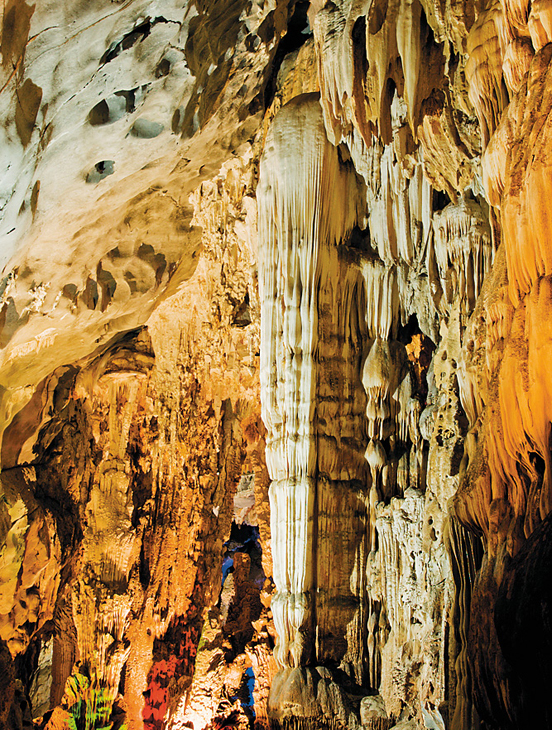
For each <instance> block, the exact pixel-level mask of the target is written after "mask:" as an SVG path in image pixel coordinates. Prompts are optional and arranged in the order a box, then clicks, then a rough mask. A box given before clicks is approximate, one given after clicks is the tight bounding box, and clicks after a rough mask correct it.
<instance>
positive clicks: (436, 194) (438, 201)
mask: <svg viewBox="0 0 552 730" xmlns="http://www.w3.org/2000/svg"><path fill="white" fill-rule="evenodd" d="M450 202H451V199H450V196H449V195H448V193H447V192H446V191H445V190H433V199H432V208H433V211H434V212H435V211H437V210H444V209H445V208H446V207H447V205H449V203H450Z"/></svg>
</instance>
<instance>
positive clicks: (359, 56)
mask: <svg viewBox="0 0 552 730" xmlns="http://www.w3.org/2000/svg"><path fill="white" fill-rule="evenodd" d="M422 14H423V10H422V6H421V4H420V2H418V1H417V0H409V1H408V2H399V0H392V1H391V2H373V3H372V4H371V7H366V6H363V5H362V4H358V3H342V4H334V3H328V4H326V6H325V7H324V8H323V9H321V10H319V12H318V13H317V14H316V16H315V18H314V23H313V32H314V38H315V43H316V46H317V52H318V59H319V77H320V86H321V96H322V105H323V109H324V119H325V121H326V127H327V130H328V135H329V137H330V139H332V141H334V142H335V143H336V144H337V143H339V142H340V141H341V140H342V139H344V138H345V137H346V136H347V135H348V134H350V133H351V132H352V130H353V129H356V130H358V132H359V133H360V135H361V136H362V138H363V139H364V141H365V142H366V144H368V145H369V144H370V137H371V135H372V133H373V132H376V130H379V133H380V135H381V136H382V137H383V139H384V141H385V142H389V141H390V133H391V108H390V107H391V103H392V100H393V94H394V89H395V88H398V87H399V86H401V87H404V88H403V89H401V91H402V95H403V96H404V99H405V101H406V103H407V106H408V117H409V122H410V125H411V127H412V129H413V131H414V126H415V122H414V119H415V116H416V115H417V110H418V107H419V101H420V100H419V99H418V86H419V83H420V67H421V65H422V63H421V61H422V33H421V25H422Z"/></svg>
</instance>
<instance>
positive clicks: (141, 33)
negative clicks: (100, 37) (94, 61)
mask: <svg viewBox="0 0 552 730" xmlns="http://www.w3.org/2000/svg"><path fill="white" fill-rule="evenodd" d="M170 22H174V21H170V20H167V19H166V18H163V17H161V16H159V17H157V18H154V19H153V20H151V18H146V20H144V21H143V22H142V23H140V24H139V25H137V26H136V27H135V28H133V29H132V30H131V31H130V32H129V33H125V35H124V36H123V37H122V38H121V40H119V41H115V42H114V43H112V44H111V45H110V46H109V48H108V49H107V51H106V52H105V53H104V54H103V56H102V57H101V58H100V66H104V65H105V64H106V63H109V62H110V61H113V59H114V58H117V56H118V55H119V54H121V53H122V52H123V51H126V50H127V49H128V48H132V46H134V45H135V44H136V43H141V42H142V41H143V40H145V39H146V38H147V37H148V36H149V34H150V33H151V29H152V28H153V26H154V25H156V24H157V23H170Z"/></svg>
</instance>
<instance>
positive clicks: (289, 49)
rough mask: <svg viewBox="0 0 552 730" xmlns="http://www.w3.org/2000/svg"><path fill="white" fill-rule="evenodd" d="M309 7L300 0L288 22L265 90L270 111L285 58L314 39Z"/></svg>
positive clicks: (303, 0) (265, 99)
mask: <svg viewBox="0 0 552 730" xmlns="http://www.w3.org/2000/svg"><path fill="white" fill-rule="evenodd" d="M308 7H309V2H308V0H299V2H297V3H296V4H295V8H294V10H293V14H292V16H291V18H290V19H289V22H288V27H287V32H286V34H285V36H284V37H283V38H282V40H281V41H280V43H279V44H278V48H277V49H276V53H275V55H274V60H273V61H272V65H271V67H270V74H269V77H268V79H267V82H266V84H265V88H264V106H265V109H268V107H269V106H270V105H271V104H272V100H273V99H274V95H275V93H276V83H277V79H278V71H279V70H280V67H281V65H282V62H283V60H284V58H285V57H286V56H287V55H288V53H293V51H297V50H298V49H299V48H301V46H302V45H303V44H304V43H305V42H306V41H307V40H308V39H309V38H312V31H311V28H310V25H309V19H308V16H307V10H308Z"/></svg>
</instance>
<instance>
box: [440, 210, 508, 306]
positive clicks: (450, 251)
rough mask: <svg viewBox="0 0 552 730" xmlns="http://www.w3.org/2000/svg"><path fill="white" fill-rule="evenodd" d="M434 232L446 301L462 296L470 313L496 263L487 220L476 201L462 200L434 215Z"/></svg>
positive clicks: (447, 302) (463, 302) (449, 301)
mask: <svg viewBox="0 0 552 730" xmlns="http://www.w3.org/2000/svg"><path fill="white" fill-rule="evenodd" d="M433 230H434V238H433V247H434V251H435V260H436V263H437V270H438V273H439V278H440V281H441V287H442V289H443V293H444V295H445V296H444V300H445V302H446V304H447V305H450V304H451V303H452V301H453V300H454V299H456V297H458V296H459V297H460V300H461V302H462V308H463V311H464V313H466V314H470V313H471V312H472V311H473V308H474V306H475V302H476V300H477V298H478V296H479V293H480V291H481V286H482V284H483V279H484V278H485V275H486V273H487V272H488V271H489V270H490V268H491V264H492V261H493V255H494V249H493V245H492V240H491V230H490V226H489V221H488V218H487V217H486V216H485V214H484V212H483V210H482V209H481V206H480V205H479V204H478V203H477V202H476V201H474V200H466V199H464V198H461V199H460V200H459V201H458V203H451V204H449V205H447V207H446V208H444V209H443V210H442V211H439V212H436V213H435V214H434V216H433ZM441 309H442V307H441Z"/></svg>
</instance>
